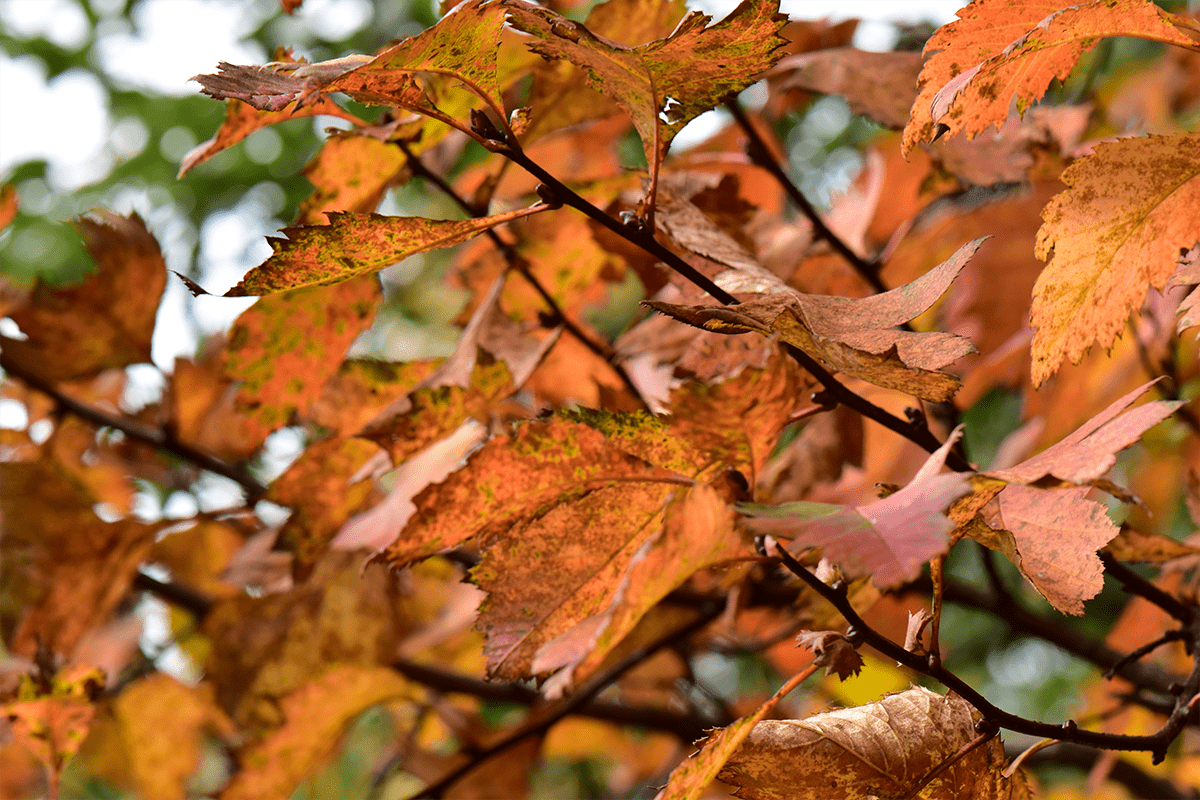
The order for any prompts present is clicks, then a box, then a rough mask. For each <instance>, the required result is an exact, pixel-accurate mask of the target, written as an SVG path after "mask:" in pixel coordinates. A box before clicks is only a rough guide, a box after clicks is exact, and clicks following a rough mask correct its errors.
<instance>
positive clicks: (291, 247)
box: [225, 203, 547, 297]
mask: <svg viewBox="0 0 1200 800" xmlns="http://www.w3.org/2000/svg"><path fill="white" fill-rule="evenodd" d="M546 208H547V206H546V205H544V204H541V203H538V204H536V205H534V206H531V207H530V208H523V209H518V210H516V211H508V212H505V213H502V214H492V215H491V216H487V217H477V218H474V219H466V220H441V219H426V218H424V217H385V216H382V215H379V214H359V213H352V212H330V213H329V214H328V216H329V224H328V225H306V226H301V227H292V228H284V229H283V233H284V235H285V236H287V238H286V239H281V238H278V237H268V239H267V241H268V242H270V244H271V249H272V250H274V251H275V253H274V255H272V256H271V257H270V258H268V259H267V260H266V261H264V262H263V263H262V264H260V265H259V266H257V267H255V268H254V269H252V270H250V271H249V272H248V273H246V277H244V278H242V280H241V281H240V282H239V283H238V285H237V286H235V287H233V288H232V289H230V290H229V291H228V292H226V293H225V296H226V297H247V296H253V295H265V294H275V293H276V292H282V291H287V290H289V289H299V288H302V287H305V286H322V285H326V284H331V283H339V282H341V281H345V280H349V279H350V278H354V277H357V276H359V275H364V274H366V273H368V272H378V271H379V270H381V269H384V268H386V267H390V266H392V265H393V264H396V263H398V262H400V261H403V260H404V259H406V258H408V257H409V256H412V255H416V254H417V253H424V252H427V251H429V250H437V249H439V248H443V247H451V246H453V245H456V244H460V243H462V242H465V241H467V240H468V239H470V238H472V237H474V236H476V235H478V234H480V233H483V232H484V231H485V230H489V229H491V228H494V227H496V226H497V225H502V224H504V223H505V222H511V221H512V220H515V219H520V218H522V217H527V216H530V215H531V214H536V213H538V212H541V211H545V210H546Z"/></svg>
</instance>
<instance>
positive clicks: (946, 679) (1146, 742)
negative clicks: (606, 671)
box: [775, 545, 1200, 764]
mask: <svg viewBox="0 0 1200 800" xmlns="http://www.w3.org/2000/svg"><path fill="white" fill-rule="evenodd" d="M775 549H776V552H777V554H778V555H779V557H780V559H782V561H783V564H784V565H785V566H786V567H787V568H788V569H789V570H791V571H792V572H793V573H794V574H795V575H796V576H797V577H799V578H800V579H801V580H802V581H804V583H805V584H807V585H808V586H809V587H811V588H812V589H813V590H814V591H815V592H817V594H819V595H821V596H822V597H824V598H825V599H826V600H828V601H829V602H830V603H831V604H833V606H834V607H835V608H836V609H837V610H838V612H839V613H840V614H841V615H842V616H843V617H844V618H845V619H846V621H847V622H848V623H849V624H850V627H851V629H852V630H853V631H854V632H855V633H856V634H857V635H858V636H861V637H862V640H863V641H864V642H865V643H866V644H869V645H871V647H873V648H875V649H876V650H877V651H879V652H880V653H882V654H883V655H884V656H886V657H888V658H890V659H893V660H895V661H898V662H899V663H900V664H902V665H904V666H906V667H908V668H909V669H911V670H914V671H915V672H918V673H920V674H922V675H928V676H929V677H931V678H933V679H934V680H936V681H938V682H939V683H941V684H942V685H943V686H945V687H947V688H948V689H951V690H953V691H954V692H956V693H957V694H958V695H959V696H961V697H962V698H963V699H964V700H966V701H967V702H968V703H970V704H971V705H973V706H975V708H976V709H977V710H978V711H979V712H980V713H981V714H982V715H983V716H984V718H985V719H988V720H990V721H992V722H993V723H995V724H996V725H997V726H999V727H1001V728H1007V729H1008V730H1013V731H1018V732H1020V733H1027V734H1030V735H1031V736H1038V737H1041V738H1046V739H1061V740H1062V741H1068V742H1077V743H1079V744H1085V745H1088V746H1089V747H1096V748H1099V749H1103V750H1147V751H1149V752H1150V753H1151V756H1152V758H1153V760H1154V763H1156V764H1157V763H1160V762H1161V761H1162V760H1163V759H1164V758H1166V755H1167V748H1168V747H1169V746H1170V744H1171V742H1173V741H1175V739H1176V738H1177V737H1178V736H1179V734H1180V733H1181V732H1182V731H1183V728H1184V725H1186V724H1187V722H1188V715H1189V713H1190V712H1191V708H1190V707H1189V705H1188V703H1189V701H1190V700H1191V699H1192V698H1193V697H1195V696H1197V694H1200V624H1196V623H1193V624H1192V625H1190V626H1189V627H1188V639H1189V641H1191V642H1192V644H1193V647H1192V648H1191V649H1192V653H1193V660H1192V671H1191V673H1190V674H1189V675H1188V676H1187V679H1186V680H1185V682H1184V683H1183V684H1182V685H1178V686H1175V687H1172V688H1174V689H1176V690H1177V691H1176V692H1174V694H1175V703H1174V707H1173V708H1172V710H1171V713H1170V715H1168V717H1167V721H1166V723H1165V724H1164V725H1163V727H1162V728H1160V729H1159V731H1158V732H1157V733H1153V734H1147V735H1143V736H1127V735H1123V734H1115V733H1100V732H1097V731H1089V730H1083V729H1080V728H1079V727H1078V726H1076V724H1075V722H1074V721H1073V720H1068V721H1067V722H1066V723H1064V724H1063V725H1051V724H1050V723H1048V722H1038V721H1036V720H1030V719H1025V718H1024V717H1020V716H1017V715H1016V714H1011V713H1009V712H1007V711H1004V710H1002V709H1000V708H998V707H996V706H995V705H993V704H992V703H991V701H989V700H988V699H987V698H986V697H984V696H983V695H981V694H980V693H979V692H978V691H976V690H975V689H974V687H972V686H971V685H970V684H968V683H966V682H965V681H964V680H963V679H962V678H960V677H958V676H957V675H955V674H954V673H953V672H951V671H950V670H948V669H946V668H945V667H944V666H943V665H942V664H941V662H940V661H938V660H937V659H932V658H931V659H926V658H923V657H921V656H918V655H915V654H914V653H910V652H909V651H907V650H905V649H904V648H903V647H902V646H900V645H898V644H896V643H895V642H893V641H891V640H890V639H888V638H887V637H885V636H883V635H882V634H880V633H879V632H878V631H876V630H875V629H873V628H871V627H870V626H869V625H867V624H866V622H864V621H863V619H862V617H860V616H859V615H858V612H857V611H855V610H854V607H853V606H851V605H850V601H849V600H848V599H847V595H846V593H845V591H839V590H838V589H835V588H833V587H831V586H827V585H826V584H825V583H824V582H823V581H821V580H820V579H819V578H817V576H815V575H813V574H812V573H811V572H809V571H808V570H807V569H806V568H805V567H804V565H803V564H801V563H800V562H799V561H797V560H796V559H795V558H794V557H793V556H792V555H791V554H790V553H788V551H787V550H785V549H783V547H782V546H779V545H776V548H775ZM848 635H849V634H848Z"/></svg>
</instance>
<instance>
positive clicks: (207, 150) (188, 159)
mask: <svg viewBox="0 0 1200 800" xmlns="http://www.w3.org/2000/svg"><path fill="white" fill-rule="evenodd" d="M320 115H326V116H332V117H341V118H342V119H349V120H351V121H354V120H355V119H356V118H355V117H354V115H353V114H348V113H347V112H346V111H344V110H343V109H342V107H341V106H339V105H338V104H337V103H335V102H333V101H332V100H330V99H328V98H326V97H322V98H321V99H320V100H318V101H317V102H316V103H312V104H311V105H307V106H305V107H303V108H296V107H292V108H288V107H287V106H285V107H284V108H282V109H280V110H278V111H263V110H260V109H257V108H255V107H254V106H252V105H250V104H249V103H246V102H243V101H241V100H232V99H231V100H226V101H225V120H224V122H222V123H221V127H220V128H218V129H217V132H216V133H215V134H214V135H213V138H211V139H209V140H208V141H206V142H201V143H200V144H198V145H196V146H195V147H194V148H192V149H191V150H190V151H188V153H187V155H185V156H184V157H183V160H182V161H181V162H180V163H179V173H178V174H177V175H176V176H175V177H177V178H182V177H183V176H184V175H186V174H188V173H189V172H191V171H192V170H193V169H195V168H196V167H198V166H199V165H201V164H203V163H204V162H205V161H208V160H209V159H210V158H212V157H213V156H215V155H216V154H217V153H219V152H221V151H222V150H225V149H226V148H229V147H233V146H234V145H235V144H237V143H238V142H240V141H242V140H243V139H245V138H246V137H247V136H249V135H250V134H252V133H254V132H255V131H258V130H261V129H263V128H266V127H268V126H270V125H276V124H278V123H280V122H286V121H287V120H289V119H295V118H297V117H315V116H320Z"/></svg>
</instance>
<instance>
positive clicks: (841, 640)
mask: <svg viewBox="0 0 1200 800" xmlns="http://www.w3.org/2000/svg"><path fill="white" fill-rule="evenodd" d="M796 646H797V647H807V648H808V649H809V650H812V651H813V655H815V656H816V659H815V660H814V661H813V663H814V664H816V665H817V666H818V667H824V668H825V674H826V675H831V674H833V673H834V672H836V673H837V675H838V677H839V678H841V679H842V680H846V679H847V678H849V677H850V676H851V675H857V674H858V673H859V671H860V670H861V669H862V667H863V660H862V657H861V656H860V655H859V654H858V650H856V649H855V648H854V645H852V644H850V642H849V640H848V639H846V635H845V634H844V633H839V632H838V631H801V632H800V635H799V636H797V637H796Z"/></svg>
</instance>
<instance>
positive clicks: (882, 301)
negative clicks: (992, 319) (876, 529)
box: [645, 239, 983, 401]
mask: <svg viewBox="0 0 1200 800" xmlns="http://www.w3.org/2000/svg"><path fill="white" fill-rule="evenodd" d="M982 243H983V239H976V240H975V241H973V242H970V243H968V244H966V245H963V246H962V247H961V248H959V250H958V252H956V253H955V254H954V255H953V256H951V257H950V258H949V259H947V260H946V261H945V262H943V263H942V264H940V265H939V266H937V267H934V268H933V269H932V270H930V271H929V272H927V273H926V274H925V275H923V276H922V277H920V278H918V279H917V280H915V281H913V282H912V283H909V284H907V285H905V286H901V287H899V288H896V289H892V290H891V291H889V292H885V293H883V294H878V295H874V296H872V297H865V298H861V299H855V298H846V297H827V296H822V295H809V294H804V293H802V292H799V291H796V290H795V289H792V288H791V287H788V286H786V285H784V284H782V283H781V282H780V281H779V280H778V279H776V278H773V276H772V277H770V278H768V277H766V276H765V275H764V274H763V273H764V272H765V271H763V270H759V271H758V272H757V273H752V272H748V271H746V270H736V271H732V272H730V273H727V274H726V275H725V276H723V278H724V280H723V281H719V282H723V283H724V284H725V286H724V287H723V288H727V289H729V290H730V291H734V292H738V291H754V290H757V291H770V292H771V294H767V295H765V296H763V297H759V298H754V299H751V300H747V301H745V302H743V303H740V304H739V305H735V306H682V305H674V304H671V303H662V302H656V301H647V302H646V303H645V304H646V305H648V306H650V307H651V308H654V309H656V310H658V311H661V312H663V313H664V314H669V315H670V316H672V317H675V318H676V319H678V320H680V321H682V322H686V323H688V324H689V325H695V326H696V327H700V328H704V329H705V330H712V331H718V332H720V333H745V332H750V331H753V332H756V333H760V334H763V335H768V336H769V335H772V334H775V335H777V336H778V337H779V338H780V339H781V340H782V341H784V342H787V343H788V344H791V345H794V346H796V347H798V348H799V349H801V350H803V351H804V352H806V353H808V354H809V355H810V356H812V357H813V358H815V359H817V360H818V361H820V362H821V363H822V364H823V365H825V366H826V367H828V368H830V369H832V370H836V371H839V372H844V373H846V374H848V375H853V376H855V377H857V378H861V379H863V380H865V381H867V382H868V383H873V384H875V385H877V386H884V387H887V388H890V389H897V390H899V391H903V392H907V393H909V394H913V395H916V396H917V397H921V398H924V399H927V400H934V401H943V400H947V399H949V398H950V397H952V396H953V395H954V392H955V391H956V390H957V388H958V380H957V379H956V378H954V377H953V376H951V375H949V374H946V373H944V372H939V371H938V370H940V369H941V368H942V367H945V366H947V365H948V364H951V363H953V362H954V361H956V360H957V359H959V358H961V357H962V356H964V355H966V354H967V353H969V352H971V351H972V350H973V349H974V348H973V347H972V346H971V343H970V341H969V340H967V339H965V338H963V337H961V336H957V335H954V334H950V333H914V332H912V331H905V330H900V329H899V328H898V327H896V326H899V325H901V324H903V323H904V322H906V321H907V320H910V319H912V318H914V317H916V316H917V315H919V314H921V313H922V312H924V311H925V310H926V309H928V308H929V307H930V306H931V305H933V303H934V302H935V301H936V300H937V299H938V297H940V296H941V295H942V293H944V292H945V291H946V289H947V288H948V287H949V286H950V283H951V282H952V281H953V280H954V278H955V276H957V275H958V273H959V272H960V271H961V270H962V268H963V267H964V266H966V264H967V262H968V261H969V260H970V258H971V256H972V255H974V253H975V251H976V250H977V249H978V248H979V246H980V245H981V244H982Z"/></svg>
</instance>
